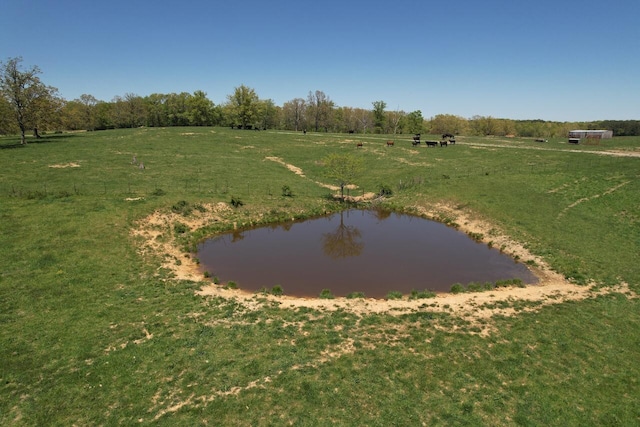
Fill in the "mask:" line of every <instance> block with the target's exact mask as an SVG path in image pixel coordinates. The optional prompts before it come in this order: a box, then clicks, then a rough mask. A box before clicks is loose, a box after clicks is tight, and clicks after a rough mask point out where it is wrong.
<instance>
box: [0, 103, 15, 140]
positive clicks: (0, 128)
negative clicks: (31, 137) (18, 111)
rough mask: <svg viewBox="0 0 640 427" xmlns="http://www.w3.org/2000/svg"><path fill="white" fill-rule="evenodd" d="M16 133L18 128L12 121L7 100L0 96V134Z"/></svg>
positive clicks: (11, 112)
mask: <svg viewBox="0 0 640 427" xmlns="http://www.w3.org/2000/svg"><path fill="white" fill-rule="evenodd" d="M17 131H18V126H17V125H16V122H15V120H13V110H12V109H11V104H10V103H9V101H8V100H7V99H5V98H4V97H2V96H0V134H4V135H6V134H13V133H15V132H17Z"/></svg>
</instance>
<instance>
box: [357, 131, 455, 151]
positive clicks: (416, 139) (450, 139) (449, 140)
mask: <svg viewBox="0 0 640 427" xmlns="http://www.w3.org/2000/svg"><path fill="white" fill-rule="evenodd" d="M424 143H425V144H426V145H427V147H437V146H438V144H440V147H446V146H448V145H449V144H455V143H456V137H455V136H454V135H452V134H450V133H445V134H442V139H441V140H440V141H424ZM394 145H395V143H394V142H393V141H387V147H393V146H394ZM411 145H413V146H414V147H415V146H416V145H420V134H419V133H416V134H415V135H414V136H413V140H412V141H411ZM356 148H362V142H358V143H356Z"/></svg>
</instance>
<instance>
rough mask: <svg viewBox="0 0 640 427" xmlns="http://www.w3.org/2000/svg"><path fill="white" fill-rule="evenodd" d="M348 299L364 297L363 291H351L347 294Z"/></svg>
mask: <svg viewBox="0 0 640 427" xmlns="http://www.w3.org/2000/svg"><path fill="white" fill-rule="evenodd" d="M347 298H349V299H356V298H364V292H351V293H350V294H348V295H347Z"/></svg>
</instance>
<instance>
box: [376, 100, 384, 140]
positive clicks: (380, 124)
mask: <svg viewBox="0 0 640 427" xmlns="http://www.w3.org/2000/svg"><path fill="white" fill-rule="evenodd" d="M385 108H387V103H386V102H384V101H374V102H373V127H374V130H375V132H376V133H383V132H384V128H385V119H386V116H385V114H384V110H385Z"/></svg>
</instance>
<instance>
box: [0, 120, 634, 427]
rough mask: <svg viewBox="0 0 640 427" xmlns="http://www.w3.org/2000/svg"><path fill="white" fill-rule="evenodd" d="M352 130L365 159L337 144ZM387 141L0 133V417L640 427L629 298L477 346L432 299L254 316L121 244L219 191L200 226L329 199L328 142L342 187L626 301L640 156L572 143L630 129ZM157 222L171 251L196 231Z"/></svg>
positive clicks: (504, 320) (518, 305) (282, 212)
mask: <svg viewBox="0 0 640 427" xmlns="http://www.w3.org/2000/svg"><path fill="white" fill-rule="evenodd" d="M355 139H357V140H358V141H362V142H363V148H362V149H359V150H357V151H356V148H355V143H353V142H345V141H347V140H355ZM387 139H391V138H390V137H389V136H386V135H379V136H362V135H355V136H353V135H349V136H346V135H334V134H314V133H308V134H307V135H302V134H293V133H285V132H282V133H278V132H252V131H237V130H236V131H232V130H229V129H223V128H167V129H147V128H143V129H132V130H114V131H103V132H90V133H82V134H61V135H50V136H49V135H47V136H46V137H45V138H43V139H42V140H41V141H39V142H33V143H31V144H29V145H27V146H26V147H15V145H14V144H15V142H16V139H15V137H4V138H0V331H1V332H0V396H1V398H0V424H1V425H18V426H20V425H120V424H122V425H132V424H142V425H148V424H160V425H185V426H187V425H198V424H205V421H206V422H208V424H209V425H214V424H215V425H289V424H295V425H333V424H339V425H373V426H375V425H380V426H382V425H384V426H386V425H421V424H426V425H562V426H564V425H576V426H577V425H638V424H639V423H640V410H639V409H638V405H637V402H638V400H640V385H639V384H638V378H640V364H638V360H640V342H638V337H639V336H640V302H639V300H638V299H637V298H629V296H628V295H623V294H619V293H613V294H606V295H604V296H601V297H597V298H594V299H588V300H584V301H577V302H568V303H563V304H556V305H550V306H546V307H542V308H540V309H539V310H538V311H536V312H533V313H529V312H526V310H524V309H525V308H527V307H529V306H530V305H531V304H530V303H526V302H519V301H509V304H510V305H509V306H510V307H513V308H515V309H516V310H518V311H519V314H518V316H517V317H497V318H494V319H490V320H487V321H486V322H491V324H492V325H493V326H492V327H490V328H489V330H490V331H491V332H490V334H489V335H488V336H483V335H481V334H478V333H477V332H478V331H479V330H480V328H482V327H484V326H486V325H484V324H473V323H469V322H467V321H464V320H462V319H460V318H458V317H456V316H455V313H452V312H449V314H442V313H436V312H432V311H430V310H429V304H430V303H431V301H433V300H432V299H425V300H424V301H425V304H424V306H421V307H422V308H420V309H417V310H415V311H413V312H411V313H407V314H404V315H398V316H390V315H385V314H368V315H365V314H362V315H359V314H355V313H350V312H346V311H333V312H329V311H318V310H313V309H308V308H299V309H293V308H289V307H288V305H287V304H286V302H280V300H279V299H278V300H277V302H268V301H267V300H266V299H264V295H260V294H256V296H255V301H256V306H257V307H258V308H257V309H250V308H248V307H245V306H244V305H242V304H240V303H238V302H237V301H235V300H234V299H231V298H230V299H225V298H215V297H200V296H198V295H196V293H195V291H196V290H198V289H199V288H200V286H201V284H200V283H193V282H188V281H179V280H176V279H174V278H172V277H171V275H170V274H169V273H168V272H167V271H164V270H162V269H159V268H158V267H159V261H158V260H157V259H156V258H154V257H152V256H148V255H143V254H141V253H139V251H138V247H139V245H140V241H139V239H138V238H137V237H135V236H133V235H132V234H131V230H132V229H133V228H135V227H136V223H137V221H139V220H140V219H142V218H144V217H146V216H147V215H149V214H151V213H153V212H154V211H156V210H163V211H167V212H168V211H171V210H172V209H174V208H175V209H176V210H177V211H178V212H179V213H181V214H184V215H186V216H185V218H187V217H188V215H194V214H195V213H196V212H197V211H198V209H199V206H202V204H204V203H212V202H213V203H217V202H224V203H227V204H230V203H231V200H232V198H234V199H235V200H240V201H242V203H243V204H242V206H238V207H237V208H236V209H233V211H232V213H230V214H229V222H228V223H225V224H216V225H213V226H212V227H210V229H209V230H210V231H214V230H221V229H229V228H231V227H232V223H233V222H236V223H237V224H239V225H242V224H249V223H255V222H256V221H258V218H261V219H260V220H259V221H262V222H269V221H276V220H283V219H285V218H292V217H296V218H297V217H300V218H302V217H305V216H313V215H316V214H318V213H322V212H325V211H332V210H336V209H340V206H339V204H338V203H336V202H334V201H333V200H331V198H330V197H329V195H330V192H329V190H327V189H326V188H324V187H321V186H319V185H318V184H317V182H323V183H329V182H328V180H327V178H326V175H325V172H324V170H323V166H322V164H321V162H320V160H321V159H323V158H325V157H326V156H327V155H328V154H330V153H333V152H341V151H344V152H350V153H353V154H355V155H358V156H361V157H362V158H363V161H364V163H365V166H366V167H365V170H366V171H367V172H365V173H364V174H363V175H362V176H361V177H360V178H358V180H357V182H356V184H358V186H359V189H358V190H354V191H355V192H362V191H367V192H368V191H370V192H375V193H378V192H379V191H380V189H381V187H385V188H386V189H388V190H391V193H390V195H389V197H388V198H387V199H386V201H385V202H384V203H383V204H384V206H386V207H389V208H394V209H397V210H402V211H408V212H411V211H413V210H414V209H413V207H415V206H426V205H429V204H432V203H436V202H446V203H448V204H450V205H452V206H458V207H459V208H460V209H466V210H469V211H471V212H474V213H475V214H476V215H478V216H480V217H483V218H485V219H488V220H490V221H491V222H492V223H493V224H495V225H496V227H499V228H500V229H502V230H504V231H505V232H507V233H508V234H509V235H510V236H512V237H514V238H515V239H517V240H519V241H521V242H523V243H526V245H527V247H528V248H529V250H530V251H531V252H532V253H534V254H536V255H538V256H540V257H542V259H544V260H545V261H546V262H547V263H548V264H549V265H550V266H551V267H552V268H553V269H555V270H556V271H558V272H560V273H562V274H563V275H565V276H567V277H570V278H572V280H574V281H576V282H579V283H586V282H588V281H593V282H595V283H597V284H600V285H610V284H615V283H620V282H625V283H628V284H629V286H630V288H631V289H632V290H633V291H634V292H639V291H640V268H639V267H638V262H637V260H638V254H639V253H640V214H639V209H638V207H639V206H640V180H639V179H638V178H639V174H640V173H639V171H640V167H639V166H640V159H638V158H623V157H611V156H602V155H597V154H592V153H589V151H603V150H606V149H612V148H613V149H617V150H624V151H632V150H636V151H637V149H638V147H640V138H614V139H613V140H611V141H606V142H603V143H602V144H601V145H599V146H582V145H580V146H569V145H568V144H566V143H564V141H563V140H553V139H552V140H550V141H549V142H548V143H545V144H543V145H541V144H540V143H535V142H534V141H532V140H527V139H521V140H519V139H513V140H508V139H504V138H503V139H500V138H471V137H468V138H462V137H461V138H458V144H457V145H455V146H450V147H447V148H437V149H433V148H429V149H427V148H426V147H424V146H423V147H416V148H415V149H414V148H413V147H411V143H410V141H409V138H408V137H407V138H406V141H405V140H404V139H403V138H402V137H397V136H396V137H394V138H393V139H394V140H395V141H396V146H395V147H390V148H387V147H385V146H384V144H385V141H386V140H387ZM425 139H428V138H427V137H425ZM538 148H544V150H540V149H538ZM134 155H135V156H136V157H137V159H138V161H141V162H143V163H144V165H145V169H140V168H139V167H138V166H137V165H133V164H131V161H132V157H133V156H134ZM271 157H278V158H280V159H281V160H282V161H283V162H285V163H287V164H291V165H294V166H296V167H299V168H301V170H302V171H303V173H304V176H300V175H296V174H294V173H293V172H291V171H290V170H288V169H287V168H286V167H284V166H283V165H282V164H281V163H278V162H276V161H272V160H268V159H267V158H271ZM76 164H77V165H78V167H71V166H72V165H76ZM52 166H67V167H52ZM445 176H446V177H445ZM285 186H286V187H287V189H288V190H289V191H290V193H291V195H292V196H293V197H289V196H287V195H283V193H284V191H283V188H284V187H285ZM189 210H191V212H190V213H189V212H188V211H189ZM185 222H186V221H185ZM448 222H450V223H451V222H455V218H450V219H449V221H448ZM183 225H184V224H183ZM172 227H173V230H174V232H175V233H177V234H179V235H180V236H181V237H180V238H182V239H184V242H185V245H190V244H192V240H193V239H196V238H198V237H200V235H198V234H197V233H196V235H195V236H193V235H191V233H189V232H188V231H187V229H186V228H185V227H182V226H181V225H180V224H178V223H176V224H173V225H172ZM160 255H162V254H160ZM524 261H526V260H524ZM213 274H214V272H211V275H213ZM203 280H204V277H203ZM209 280H210V279H209ZM329 285H330V284H329ZM238 286H239V287H240V288H241V287H242V285H241V283H240V284H238ZM266 286H271V284H265V289H266ZM363 288H364V286H363ZM271 293H273V294H280V293H282V288H280V287H278V285H276V286H274V287H273V288H272V289H271ZM284 293H285V294H286V290H285V292H284ZM329 294H330V292H329V293H328V294H327V296H329ZM354 296H355V295H354ZM429 296H430V295H428V293H426V292H425V293H424V295H422V293H416V294H415V295H414V297H415V298H418V297H425V298H428V297H429ZM357 297H361V295H360V294H358V295H357ZM356 302H358V301H356ZM534 305H535V304H534Z"/></svg>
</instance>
